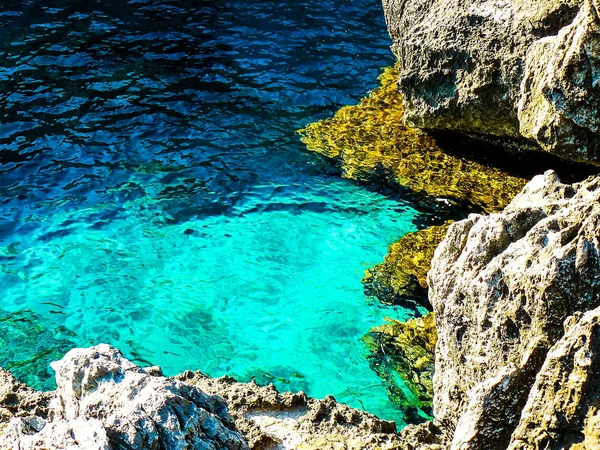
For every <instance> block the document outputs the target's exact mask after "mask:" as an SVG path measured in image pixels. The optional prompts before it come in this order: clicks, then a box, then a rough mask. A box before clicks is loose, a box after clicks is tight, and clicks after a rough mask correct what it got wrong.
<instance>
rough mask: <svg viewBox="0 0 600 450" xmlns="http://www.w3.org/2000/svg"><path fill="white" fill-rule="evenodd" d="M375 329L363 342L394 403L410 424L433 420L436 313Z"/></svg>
mask: <svg viewBox="0 0 600 450" xmlns="http://www.w3.org/2000/svg"><path fill="white" fill-rule="evenodd" d="M387 321H388V323H387V324H385V325H381V326H379V327H374V328H372V329H371V332H370V333H369V334H367V335H365V336H364V338H363V340H364V341H365V343H366V344H367V348H368V349H369V351H370V352H371V354H370V355H369V357H368V359H369V365H370V366H371V368H372V369H373V370H374V371H375V372H376V373H377V374H378V375H379V376H380V377H381V378H382V379H383V380H384V381H385V383H386V388H387V390H388V395H389V397H390V399H391V400H392V401H393V402H394V403H396V404H397V405H398V406H399V407H400V410H401V411H403V413H404V414H405V417H406V421H407V422H408V423H419V422H423V421H425V420H431V419H432V417H431V416H432V414H433V413H432V406H433V372H434V358H435V357H434V352H435V342H436V337H437V333H436V329H435V323H434V317H433V314H432V313H429V314H427V315H426V316H424V317H419V318H416V319H412V320H409V321H407V322H399V321H397V320H393V319H387Z"/></svg>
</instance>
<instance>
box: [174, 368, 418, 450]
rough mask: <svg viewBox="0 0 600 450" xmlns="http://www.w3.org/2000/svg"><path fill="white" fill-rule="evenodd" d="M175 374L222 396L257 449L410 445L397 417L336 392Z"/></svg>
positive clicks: (319, 449) (356, 449) (327, 449)
mask: <svg viewBox="0 0 600 450" xmlns="http://www.w3.org/2000/svg"><path fill="white" fill-rule="evenodd" d="M176 379H178V380H181V381H183V382H185V383H187V384H191V385H194V386H198V387H199V388H200V389H202V390H203V391H204V392H207V393H212V394H215V395H220V396H222V397H223V398H224V399H225V400H226V401H227V403H228V405H229V410H230V412H231V414H232V416H233V418H234V419H235V423H236V425H237V427H238V428H239V430H240V431H241V432H242V434H243V436H244V438H245V439H246V440H247V441H248V443H249V444H250V448H251V449H252V450H271V449H280V450H286V449H290V450H292V449H304V450H337V449H346V450H362V449H380V450H384V449H390V450H391V449H399V450H400V449H405V448H409V447H406V442H407V441H404V440H402V439H400V437H399V435H398V434H396V425H395V424H394V422H389V421H385V420H380V419H378V418H377V417H375V416H373V415H371V414H369V413H366V412H364V411H359V410H357V409H353V408H350V407H348V406H346V405H343V404H340V403H337V402H336V401H335V399H334V398H333V397H331V396H330V397H326V398H325V399H323V400H316V399H312V398H307V397H306V395H304V393H296V394H292V393H289V392H286V393H279V392H278V391H277V390H276V389H275V387H274V386H272V385H270V386H264V387H260V386H258V385H256V384H255V383H253V382H251V383H238V382H236V381H235V380H234V379H233V378H231V377H223V378H210V377H207V376H205V375H203V374H201V373H200V372H186V373H183V374H182V375H179V376H178V377H176ZM412 442H415V443H416V442H418V441H417V439H416V438H415V439H413V441H412Z"/></svg>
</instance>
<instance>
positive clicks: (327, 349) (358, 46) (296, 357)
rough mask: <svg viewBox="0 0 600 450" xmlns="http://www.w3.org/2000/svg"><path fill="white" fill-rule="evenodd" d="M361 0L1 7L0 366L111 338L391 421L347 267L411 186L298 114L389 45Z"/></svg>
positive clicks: (317, 104) (389, 237)
mask: <svg viewBox="0 0 600 450" xmlns="http://www.w3.org/2000/svg"><path fill="white" fill-rule="evenodd" d="M388 40H389V38H388V37H387V35H386V34H385V25H384V22H383V17H382V12H381V6H380V4H379V2H378V1H377V0H364V1H352V2H351V1H339V0H337V1H336V0H330V1H318V2H317V1H294V2H292V1H281V2H275V3H274V2H265V1H256V2H235V1H227V2H222V1H212V2H198V1H194V2H192V1H184V0H179V1H158V0H131V1H129V2H123V1H107V0H102V1H100V0H98V1H90V0H86V1H79V2H77V1H71V0H70V1H56V0H54V1H50V0H47V1H38V0H31V1H26V0H24V1H5V2H2V4H1V5H0V44H1V45H0V106H1V108H2V116H1V120H0V204H1V206H0V288H1V289H2V297H1V299H0V365H2V366H4V367H8V368H10V369H12V370H13V371H14V372H15V373H17V375H18V376H19V377H20V378H21V379H23V380H25V381H27V382H28V383H30V384H34V385H36V386H37V387H43V388H50V387H52V373H51V371H50V369H49V367H48V362H49V361H51V360H53V359H56V358H58V357H60V356H61V355H62V353H63V352H64V351H66V350H68V349H69V348H71V347H72V346H73V345H92V344H97V343H99V342H107V343H110V344H113V345H115V346H117V347H118V348H120V349H121V350H122V351H123V352H124V353H125V355H126V356H128V357H129V358H132V359H134V360H135V361H137V362H139V363H142V364H150V363H152V364H159V365H161V366H162V367H163V368H164V370H165V371H166V372H167V373H169V374H174V373H177V372H181V371H183V370H185V369H200V370H202V371H203V372H205V373H207V374H209V375H213V376H219V375H223V374H230V375H233V376H235V377H237V378H239V379H241V380H249V379H251V378H255V379H256V380H257V381H259V382H269V381H272V382H274V383H275V384H276V385H277V386H279V387H280V388H283V389H292V390H298V389H304V390H305V391H307V392H308V393H309V394H310V395H313V396H317V397H323V396H325V395H327V394H333V395H335V396H336V398H337V399H338V400H341V401H344V402H347V403H348V404H350V405H352V406H357V407H361V408H364V409H367V410H368V411H371V412H373V413H376V414H379V415H380V416H382V417H385V418H390V419H399V417H400V414H399V412H398V411H397V410H396V409H395V406H394V405H392V404H391V402H390V401H389V400H388V399H387V396H386V392H385V389H384V387H383V386H382V384H381V381H380V379H379V378H378V377H377V376H376V375H375V374H374V373H373V372H372V371H371V370H370V369H369V367H368V363H367V361H366V359H365V348H364V345H363V344H362V342H361V337H362V335H363V334H365V333H366V332H367V331H368V330H369V328H370V327H371V326H374V325H378V324H380V323H381V322H382V320H383V318H384V317H385V316H393V317H405V316H408V315H410V314H411V312H409V311H404V310H399V309H393V308H388V307H382V306H380V305H371V304H368V303H367V302H366V300H365V298H364V296H363V294H362V286H361V284H360V278H361V277H362V274H363V272H364V270H365V269H366V268H367V267H369V266H371V265H373V264H375V263H377V262H379V261H380V260H381V259H382V257H383V255H384V254H385V252H386V249H387V245H388V244H389V243H390V242H392V241H393V240H395V239H397V238H399V237H400V236H401V235H403V234H404V233H406V232H408V231H411V230H414V229H415V227H414V225H413V219H415V218H416V217H417V216H418V213H417V212H416V211H415V210H414V209H413V208H412V207H411V205H410V204H408V203H405V202H402V201H394V200H391V199H388V198H386V197H384V196H382V195H380V194H377V193H375V192H370V191H367V190H365V189H364V188H361V187H358V186H355V185H353V184H351V183H349V182H346V181H344V180H340V179H338V178H337V177H336V176H335V174H334V173H333V171H332V170H331V169H330V168H329V167H328V165H327V164H325V163H323V161H321V160H320V159H318V158H317V157H316V156H315V155H312V154H306V153H305V152H304V151H303V146H302V144H301V143H300V142H299V141H298V138H297V136H296V135H295V134H294V130H296V129H298V128H300V127H302V126H303V125H305V124H307V123H309V122H311V121H314V120H317V119H320V118H323V117H326V116H328V115H330V114H331V113H332V112H334V111H335V110H336V109H337V108H338V107H339V106H341V105H344V104H350V103H355V102H356V101H357V100H358V99H359V98H360V97H361V96H362V95H363V94H364V93H365V92H366V91H367V90H368V89H371V88H373V87H374V86H375V80H376V76H377V69H378V68H379V67H382V66H385V65H388V64H390V63H391V62H392V57H391V54H390V52H389V50H388V45H389V42H388Z"/></svg>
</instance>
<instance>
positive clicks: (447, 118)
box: [383, 0, 600, 164]
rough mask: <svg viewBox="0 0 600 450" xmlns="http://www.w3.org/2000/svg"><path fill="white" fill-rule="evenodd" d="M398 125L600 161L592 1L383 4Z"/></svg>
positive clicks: (598, 50)
mask: <svg viewBox="0 0 600 450" xmlns="http://www.w3.org/2000/svg"><path fill="white" fill-rule="evenodd" d="M383 4H384V10H385V15H386V20H387V25H388V30H389V32H390V36H391V37H392V40H393V45H392V50H393V51H394V53H395V54H396V56H397V58H398V61H399V65H400V74H399V78H398V85H399V89H400V92H401V94H402V96H403V98H404V118H405V121H406V123H407V124H408V125H411V126H415V127H418V128H423V129H427V130H452V131H459V132H461V133H465V134H469V135H472V136H476V137H481V138H483V139H484V140H491V141H496V142H500V143H502V144H503V145H505V146H507V145H515V146H516V147H517V148H521V149H522V148H525V149H531V148H537V149H543V150H545V151H547V152H550V153H552V154H554V155H557V156H560V157H563V158H568V159H572V160H577V161H587V162H593V163H596V164H599V163H600V140H599V139H598V132H599V127H600V113H599V111H600V107H599V106H600V85H599V76H598V73H599V70H600V18H599V9H600V2H599V0H547V1H539V0H467V1H464V0H414V1H410V2H407V1H405V0H383Z"/></svg>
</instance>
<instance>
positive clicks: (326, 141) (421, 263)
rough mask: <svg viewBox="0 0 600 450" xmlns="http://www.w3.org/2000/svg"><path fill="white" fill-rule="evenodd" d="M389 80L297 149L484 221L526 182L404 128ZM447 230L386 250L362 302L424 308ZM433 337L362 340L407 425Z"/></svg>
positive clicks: (428, 320)
mask: <svg viewBox="0 0 600 450" xmlns="http://www.w3.org/2000/svg"><path fill="white" fill-rule="evenodd" d="M397 79H398V66H396V67H388V68H386V69H384V71H383V73H382V74H381V76H380V78H379V80H380V86H379V87H378V88H376V89H375V90H373V91H372V92H371V93H370V94H369V95H368V96H367V97H365V98H364V99H362V100H361V102H360V103H359V104H358V105H355V106H346V107H343V108H342V109H340V110H339V111H338V112H337V113H336V114H335V115H334V117H332V118H329V119H325V120H322V121H320V122H315V123H312V124H309V125H308V126H307V127H306V128H304V129H302V130H299V133H300V135H301V140H302V142H304V143H305V144H306V146H307V148H308V150H310V151H314V152H317V153H319V154H321V155H323V156H325V157H327V158H329V159H331V160H333V161H335V163H336V164H337V165H338V167H339V169H340V171H341V175H342V177H344V178H349V179H353V180H356V181H359V182H364V183H374V182H375V183H382V184H385V185H387V186H389V187H392V188H396V189H398V190H401V189H408V190H409V191H411V192H412V193H414V194H416V196H417V197H419V196H424V197H429V198H431V197H433V198H435V199H448V200H450V201H451V203H453V204H455V205H458V206H462V207H465V208H467V209H469V210H472V211H480V212H485V213H492V212H496V211H499V210H501V209H503V208H504V207H505V206H506V205H508V203H509V202H510V201H511V200H512V199H513V198H514V196H515V195H516V194H517V193H518V192H519V191H520V190H521V189H522V188H523V187H524V186H525V183H526V180H525V179H524V178H521V177H518V176H513V175H511V174H509V173H508V172H506V171H503V170H500V169H498V168H496V167H493V166H490V165H485V164H481V163H479V162H477V161H473V160H471V159H470V158H468V157H466V156H460V155H456V154H450V153H449V152H447V151H445V150H444V148H442V147H441V146H440V145H439V144H438V142H437V141H436V140H435V139H434V138H433V137H432V136H430V135H429V134H427V133H426V132H424V131H422V130H419V129H416V128H411V127H409V126H407V125H406V124H405V123H404V109H403V104H402V96H401V95H400V93H399V92H398V90H397V87H396V81H397ZM449 224H450V222H446V223H445V224H443V225H440V226H434V227H431V228H428V229H425V230H421V231H417V232H414V233H409V234H407V235H405V236H404V237H402V238H401V239H400V240H399V241H397V242H396V243H394V244H392V245H391V246H390V248H389V251H388V254H387V256H386V257H385V259H384V261H383V262H382V263H380V264H378V265H376V266H375V267H373V268H371V269H368V270H367V271H366V273H365V276H364V278H363V284H364V288H365V294H366V295H367V296H371V297H377V298H378V299H379V300H380V301H382V302H383V303H386V304H396V303H399V302H402V301H405V300H413V301H414V300H416V301H420V302H421V303H422V304H423V305H425V306H428V307H430V306H429V304H428V302H427V300H426V297H427V296H426V292H427V287H428V286H427V272H428V271H429V268H430V266H431V259H432V257H433V253H434V251H435V249H436V247H437V246H438V245H439V243H440V242H441V241H442V240H443V239H444V237H445V235H446V231H447V229H448V226H449ZM436 336H437V335H436V330H435V324H434V320H433V315H432V314H429V315H427V316H425V317H423V318H421V319H415V320H412V321H409V322H406V323H403V322H399V321H395V320H390V321H389V323H388V324H386V325H382V326H380V327H375V328H373V329H371V332H370V333H369V334H367V335H365V337H364V341H365V343H366V344H367V347H368V349H369V351H370V356H369V357H368V358H369V363H370V366H371V368H372V369H373V370H374V371H375V372H376V373H377V374H378V375H379V376H380V378H381V379H382V380H383V381H384V383H385V384H386V388H387V391H388V395H389V397H390V399H392V401H394V402H395V403H396V404H398V405H399V406H400V408H401V409H402V410H404V411H405V414H406V419H407V421H409V422H419V421H423V420H429V419H431V418H432V414H433V411H432V399H433V385H432V377H433V371H434V349H435V340H436Z"/></svg>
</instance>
